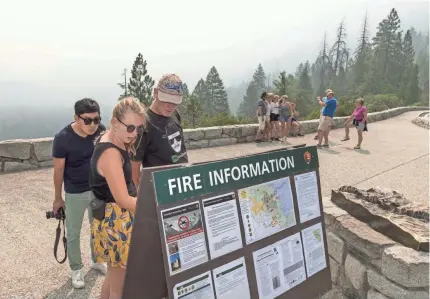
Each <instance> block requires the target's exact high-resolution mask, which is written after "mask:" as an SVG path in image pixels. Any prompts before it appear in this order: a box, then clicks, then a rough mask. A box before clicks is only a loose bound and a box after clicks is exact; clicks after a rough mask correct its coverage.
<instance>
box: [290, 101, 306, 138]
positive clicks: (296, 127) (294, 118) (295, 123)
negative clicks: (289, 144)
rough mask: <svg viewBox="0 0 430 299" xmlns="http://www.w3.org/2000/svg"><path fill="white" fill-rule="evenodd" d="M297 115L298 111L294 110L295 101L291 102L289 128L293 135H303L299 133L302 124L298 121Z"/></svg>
mask: <svg viewBox="0 0 430 299" xmlns="http://www.w3.org/2000/svg"><path fill="white" fill-rule="evenodd" d="M299 115H300V114H299V111H297V110H296V103H291V128H292V130H293V136H303V134H302V133H301V129H302V126H301V125H300V123H299V121H298V119H299Z"/></svg>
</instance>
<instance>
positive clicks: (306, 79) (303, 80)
mask: <svg viewBox="0 0 430 299" xmlns="http://www.w3.org/2000/svg"><path fill="white" fill-rule="evenodd" d="M309 71H310V66H309V61H306V62H305V64H303V69H302V72H301V74H300V76H299V81H298V88H299V89H298V93H297V95H296V98H297V99H296V102H297V103H296V106H297V110H298V111H301V113H307V112H309V106H310V99H311V97H312V84H311V77H310V75H309Z"/></svg>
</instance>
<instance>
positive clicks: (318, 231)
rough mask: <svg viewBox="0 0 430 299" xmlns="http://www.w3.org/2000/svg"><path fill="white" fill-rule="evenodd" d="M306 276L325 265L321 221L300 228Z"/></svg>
mask: <svg viewBox="0 0 430 299" xmlns="http://www.w3.org/2000/svg"><path fill="white" fill-rule="evenodd" d="M302 238H303V249H304V252H305V259H306V270H307V272H308V273H307V274H308V277H310V276H312V275H314V274H315V273H317V272H319V271H321V270H323V269H324V268H325V267H327V263H326V256H325V248H324V238H323V230H322V226H321V223H317V224H315V225H312V226H310V227H308V228H306V229H304V230H302Z"/></svg>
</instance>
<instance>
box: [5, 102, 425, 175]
mask: <svg viewBox="0 0 430 299" xmlns="http://www.w3.org/2000/svg"><path fill="white" fill-rule="evenodd" d="M418 110H428V107H399V108H394V109H390V110H385V111H381V112H375V113H369V115H368V120H369V122H370V123H372V122H376V121H381V120H384V119H387V118H391V117H394V116H397V115H399V114H401V113H404V112H408V111H418ZM346 118H347V117H335V118H334V122H335V127H336V128H340V127H343V123H344V122H345V120H346ZM301 124H302V127H303V132H304V133H313V132H316V131H317V128H318V120H317V119H315V120H308V121H303V122H301ZM257 128H258V124H249V125H234V126H223V127H209V128H198V129H187V130H185V132H184V139H185V140H184V141H185V144H186V145H187V148H188V149H197V148H207V147H216V146H224V145H232V144H236V143H243V142H252V141H254V138H255V134H256V132H257ZM52 140H53V138H39V139H28V140H27V139H26V140H24V139H16V140H7V141H0V172H9V171H19V170H26V169H31V168H38V167H44V166H51V165H52V159H51V147H52Z"/></svg>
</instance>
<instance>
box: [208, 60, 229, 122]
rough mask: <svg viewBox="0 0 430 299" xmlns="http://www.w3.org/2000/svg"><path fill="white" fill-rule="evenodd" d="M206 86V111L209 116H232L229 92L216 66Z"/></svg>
mask: <svg viewBox="0 0 430 299" xmlns="http://www.w3.org/2000/svg"><path fill="white" fill-rule="evenodd" d="M205 85H206V95H205V97H204V106H203V109H204V111H205V112H206V113H208V114H209V115H216V114H218V113H226V114H230V108H229V104H228V97H227V92H226V91H225V88H224V83H223V82H222V80H221V78H220V76H219V74H218V71H217V69H216V68H215V66H213V67H212V68H211V69H210V71H209V73H208V75H207V77H206V82H205Z"/></svg>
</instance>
